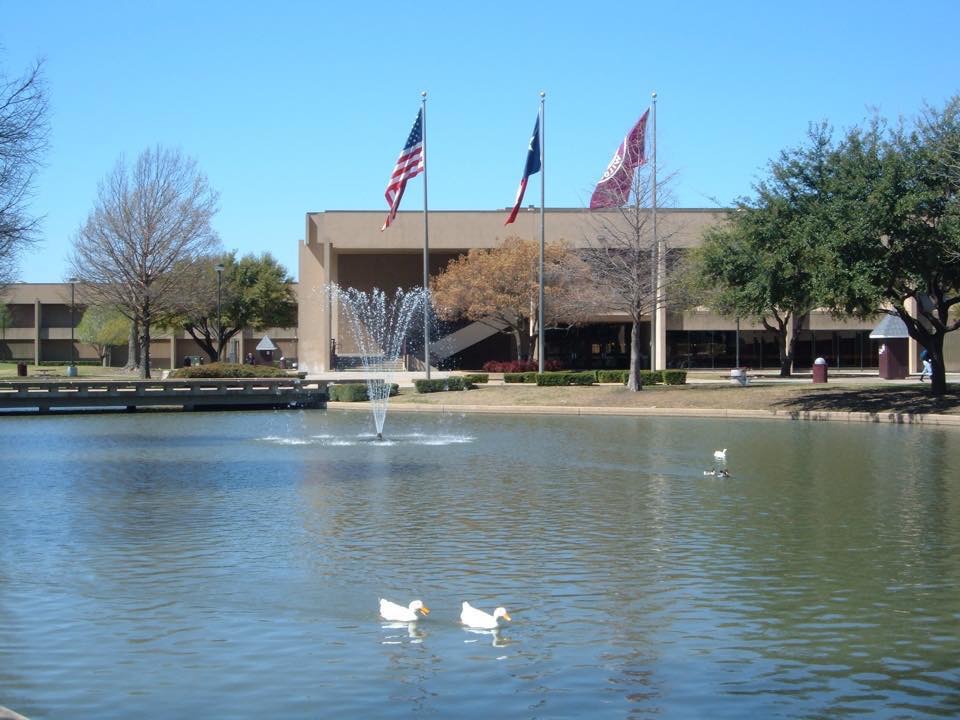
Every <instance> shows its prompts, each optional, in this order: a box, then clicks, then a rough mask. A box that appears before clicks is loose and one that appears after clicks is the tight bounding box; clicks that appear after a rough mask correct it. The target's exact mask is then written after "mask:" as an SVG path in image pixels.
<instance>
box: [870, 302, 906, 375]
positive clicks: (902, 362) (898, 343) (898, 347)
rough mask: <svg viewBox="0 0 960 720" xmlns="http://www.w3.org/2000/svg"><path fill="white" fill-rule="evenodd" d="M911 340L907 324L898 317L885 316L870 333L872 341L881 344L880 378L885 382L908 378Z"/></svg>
mask: <svg viewBox="0 0 960 720" xmlns="http://www.w3.org/2000/svg"><path fill="white" fill-rule="evenodd" d="M909 338H910V334H909V333H908V332H907V326H906V324H905V323H904V322H903V320H901V319H900V318H899V317H898V316H896V315H884V317H883V319H882V320H881V321H880V324H879V325H877V326H876V327H875V328H874V329H873V331H872V332H871V333H870V339H871V340H877V341H878V342H879V343H880V377H882V378H883V379H884V380H900V379H902V378H905V377H906V376H907V373H908V372H909V367H910V365H909V351H908V343H907V341H908V339H909Z"/></svg>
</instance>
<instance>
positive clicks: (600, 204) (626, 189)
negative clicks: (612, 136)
mask: <svg viewBox="0 0 960 720" xmlns="http://www.w3.org/2000/svg"><path fill="white" fill-rule="evenodd" d="M649 114H650V110H647V111H646V112H645V113H643V115H642V116H641V117H640V119H639V120H638V121H637V124H636V125H634V126H633V130H631V131H630V132H628V133H627V136H626V137H625V138H624V139H623V142H622V143H620V147H618V148H617V151H616V152H615V153H614V154H613V159H612V160H611V161H610V164H609V165H607V169H606V170H605V171H604V173H603V177H602V178H600V182H598V183H597V187H596V189H595V190H594V191H593V196H592V197H591V198H590V209H591V210H596V209H597V208H613V207H620V206H621V205H624V204H625V203H626V202H627V200H628V199H629V198H630V186H631V185H632V184H633V172H634V170H636V169H637V168H638V167H640V166H641V165H643V164H644V163H645V162H646V161H647V155H646V151H645V145H646V136H647V116H648V115H649Z"/></svg>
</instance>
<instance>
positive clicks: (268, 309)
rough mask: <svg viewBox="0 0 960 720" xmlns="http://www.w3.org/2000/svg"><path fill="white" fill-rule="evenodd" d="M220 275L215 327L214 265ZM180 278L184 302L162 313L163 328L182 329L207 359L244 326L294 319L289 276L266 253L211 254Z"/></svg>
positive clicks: (260, 327)
mask: <svg viewBox="0 0 960 720" xmlns="http://www.w3.org/2000/svg"><path fill="white" fill-rule="evenodd" d="M218 263H219V264H222V265H223V272H222V274H221V277H220V327H218V326H217V271H216V266H217V264H218ZM185 274H186V275H187V276H185V277H184V278H183V280H184V283H185V286H186V289H185V291H184V293H183V301H182V302H181V303H180V304H179V305H178V306H177V307H176V308H175V310H174V311H173V312H171V313H169V314H168V315H166V316H165V317H164V320H163V324H164V325H165V326H167V327H172V328H177V329H182V330H184V331H186V332H187V333H188V334H189V335H190V337H192V338H193V339H194V340H195V341H196V342H197V344H198V345H199V346H200V347H201V348H202V349H203V351H204V352H205V353H206V354H207V355H208V356H209V357H210V359H211V360H218V359H220V354H221V353H222V348H223V347H225V346H226V344H227V342H228V341H229V340H230V338H232V337H234V336H235V335H236V334H237V333H239V332H240V331H242V330H243V328H245V327H251V328H253V329H255V330H263V329H264V328H268V327H291V326H293V325H296V323H297V300H296V296H295V294H294V291H293V287H292V283H293V279H292V278H291V277H290V275H289V273H288V272H287V270H286V268H284V267H283V265H281V264H280V263H279V262H278V261H277V260H276V259H275V258H274V257H273V256H272V255H271V254H270V253H263V254H262V255H252V254H251V255H245V256H243V257H242V258H240V259H239V260H237V257H236V253H235V252H231V253H228V254H226V255H222V256H210V257H207V258H205V259H204V260H203V261H201V262H200V263H197V264H195V265H191V267H190V268H189V269H188V270H186V271H185Z"/></svg>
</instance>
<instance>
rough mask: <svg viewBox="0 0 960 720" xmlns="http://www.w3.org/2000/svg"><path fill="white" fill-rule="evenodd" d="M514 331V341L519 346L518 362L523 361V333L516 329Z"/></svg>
mask: <svg viewBox="0 0 960 720" xmlns="http://www.w3.org/2000/svg"><path fill="white" fill-rule="evenodd" d="M512 330H513V341H514V343H516V345H517V360H523V333H522V332H521V331H520V329H519V328H517V327H514V328H512Z"/></svg>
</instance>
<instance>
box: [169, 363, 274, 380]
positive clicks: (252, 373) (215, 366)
mask: <svg viewBox="0 0 960 720" xmlns="http://www.w3.org/2000/svg"><path fill="white" fill-rule="evenodd" d="M169 377H171V378H181V379H186V378H285V377H290V375H289V374H288V373H287V371H286V370H281V369H280V368H275V367H273V366H272V365H241V364H239V363H210V364H209V365H192V366H190V367H183V368H178V369H177V370H174V371H173V372H171V373H170V375H169Z"/></svg>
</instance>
